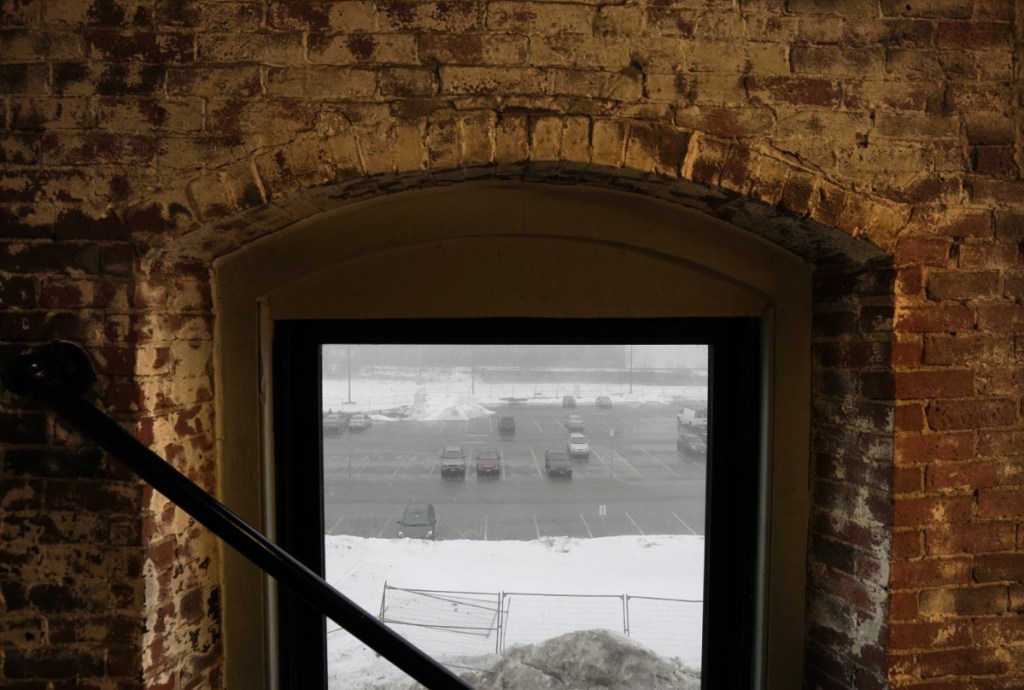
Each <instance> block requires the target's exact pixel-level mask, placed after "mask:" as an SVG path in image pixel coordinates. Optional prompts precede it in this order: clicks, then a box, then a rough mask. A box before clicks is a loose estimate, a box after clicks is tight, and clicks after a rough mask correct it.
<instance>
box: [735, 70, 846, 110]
mask: <svg viewBox="0 0 1024 690" xmlns="http://www.w3.org/2000/svg"><path fill="white" fill-rule="evenodd" d="M744 83H745V85H746V87H747V91H748V93H749V94H750V99H751V101H752V102H754V103H758V102H764V101H768V102H769V103H783V104H788V105H812V106H823V107H835V106H837V105H839V102H840V98H841V94H842V90H841V89H840V87H839V84H838V83H837V82H835V81H833V80H831V79H816V78H812V77H748V78H747V79H746V80H745V81H744Z"/></svg>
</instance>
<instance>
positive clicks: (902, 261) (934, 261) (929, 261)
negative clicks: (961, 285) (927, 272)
mask: <svg viewBox="0 0 1024 690" xmlns="http://www.w3.org/2000/svg"><path fill="white" fill-rule="evenodd" d="M951 246H952V245H951V243H950V241H949V240H932V239H923V238H919V237H908V238H905V239H902V240H900V241H899V242H898V243H897V245H896V254H895V261H896V265H897V266H920V265H925V266H945V265H946V264H947V263H949V250H950V247H951Z"/></svg>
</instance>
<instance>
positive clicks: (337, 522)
mask: <svg viewBox="0 0 1024 690" xmlns="http://www.w3.org/2000/svg"><path fill="white" fill-rule="evenodd" d="M344 519H345V516H344V515H342V516H341V517H339V518H338V519H337V521H336V522H335V523H334V524H333V525H331V528H330V529H329V530H327V534H334V530H336V529H338V525H340V524H341V521H342V520H344Z"/></svg>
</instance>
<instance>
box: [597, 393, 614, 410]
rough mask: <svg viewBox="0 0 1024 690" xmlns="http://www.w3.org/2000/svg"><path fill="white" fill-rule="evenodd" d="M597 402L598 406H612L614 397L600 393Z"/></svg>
mask: <svg viewBox="0 0 1024 690" xmlns="http://www.w3.org/2000/svg"><path fill="white" fill-rule="evenodd" d="M595 403H596V405H597V406H598V407H611V406H612V399H611V398H609V397H608V396H607V395H599V396H597V400H596V401H595Z"/></svg>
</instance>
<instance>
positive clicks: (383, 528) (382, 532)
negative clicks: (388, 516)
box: [377, 520, 390, 539]
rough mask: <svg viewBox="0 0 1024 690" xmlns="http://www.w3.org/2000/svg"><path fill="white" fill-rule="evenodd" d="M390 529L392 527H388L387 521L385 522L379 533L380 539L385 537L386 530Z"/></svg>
mask: <svg viewBox="0 0 1024 690" xmlns="http://www.w3.org/2000/svg"><path fill="white" fill-rule="evenodd" d="M388 527H390V525H388V523H387V521H386V520H385V522H384V526H383V527H381V528H380V532H377V538H378V539H380V538H381V537H383V536H384V530H386V529H387V528H388Z"/></svg>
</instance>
